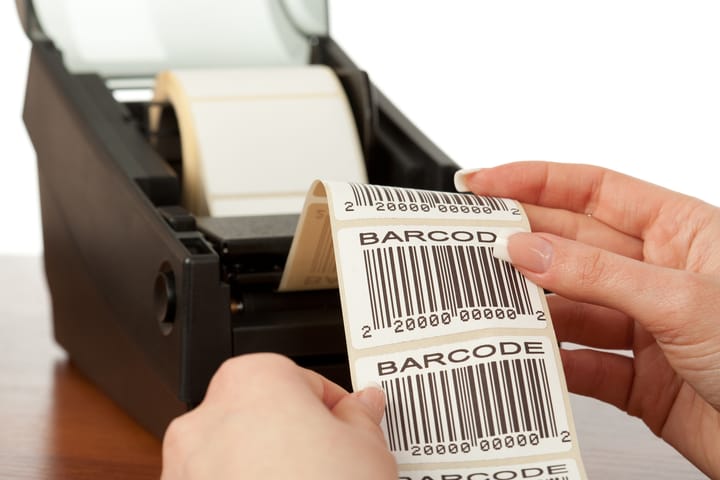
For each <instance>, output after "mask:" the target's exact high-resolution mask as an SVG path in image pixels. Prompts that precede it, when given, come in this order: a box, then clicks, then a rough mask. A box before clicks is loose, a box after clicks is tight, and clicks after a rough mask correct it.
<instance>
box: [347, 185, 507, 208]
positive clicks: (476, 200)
mask: <svg viewBox="0 0 720 480" xmlns="http://www.w3.org/2000/svg"><path fill="white" fill-rule="evenodd" d="M350 188H351V189H352V192H353V196H354V198H355V204H356V205H359V206H367V207H372V206H373V205H375V204H376V203H377V202H396V203H414V204H421V205H428V206H430V207H433V208H434V207H437V206H438V205H468V206H479V207H489V208H490V210H492V211H510V209H511V208H513V207H515V205H514V204H512V203H508V201H507V200H505V199H504V198H495V197H482V196H478V195H471V194H466V193H449V192H436V191H432V190H415V189H409V188H396V187H387V186H380V185H368V184H363V183H351V184H350Z"/></svg>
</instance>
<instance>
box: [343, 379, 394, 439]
mask: <svg viewBox="0 0 720 480" xmlns="http://www.w3.org/2000/svg"><path fill="white" fill-rule="evenodd" d="M332 413H333V415H335V417H336V418H338V419H340V420H342V421H344V422H345V423H348V424H351V425H353V426H357V427H359V428H363V429H367V430H370V431H373V432H377V434H378V435H380V436H381V437H382V431H381V430H380V428H378V427H379V425H380V421H381V420H382V417H383V415H384V413H385V393H384V392H383V391H382V390H381V389H380V387H378V386H375V385H372V386H369V387H367V388H364V389H363V390H360V391H358V392H355V393H352V394H350V395H346V396H345V397H344V398H343V399H342V400H340V401H339V402H338V403H337V404H335V406H334V407H333V409H332Z"/></svg>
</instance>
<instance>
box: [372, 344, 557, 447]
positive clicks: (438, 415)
mask: <svg viewBox="0 0 720 480" xmlns="http://www.w3.org/2000/svg"><path fill="white" fill-rule="evenodd" d="M381 384H382V387H383V389H384V390H385V393H386V395H387V398H388V402H387V406H386V408H385V421H386V425H387V432H388V444H389V447H390V450H391V451H394V452H396V451H408V450H410V449H411V447H413V446H418V445H428V444H434V443H447V442H469V443H470V444H471V445H472V446H475V447H476V446H477V445H478V441H479V440H481V439H486V438H492V437H497V436H501V435H508V434H529V435H536V436H535V437H533V438H535V439H536V441H535V443H534V444H537V441H539V439H544V438H552V437H557V436H558V427H557V422H556V418H555V408H554V406H553V399H552V397H551V393H550V386H549V382H548V376H547V370H546V363H545V360H544V359H542V358H526V359H514V360H499V361H491V362H487V363H481V364H478V365H474V366H467V367H459V368H454V369H449V370H443V371H440V372H429V373H422V374H416V375H409V376H405V377H398V378H394V379H391V380H382V381H381ZM527 442H528V445H530V444H531V442H533V441H532V440H527Z"/></svg>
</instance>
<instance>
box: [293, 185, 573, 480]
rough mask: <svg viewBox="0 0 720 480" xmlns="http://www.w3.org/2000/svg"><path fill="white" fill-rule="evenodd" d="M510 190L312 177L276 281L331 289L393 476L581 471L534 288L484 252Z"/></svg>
mask: <svg viewBox="0 0 720 480" xmlns="http://www.w3.org/2000/svg"><path fill="white" fill-rule="evenodd" d="M517 231H529V223H528V220H527V217H526V215H525V213H524V211H523V209H522V206H521V205H520V204H519V203H518V202H516V201H514V200H510V199H501V198H491V197H482V196H475V195H470V194H461V193H447V192H433V191H424V190H415V189H404V188H395V187H385V186H376V185H365V184H353V183H341V182H320V181H317V182H315V183H314V184H313V186H312V188H311V189H310V192H309V193H308V195H307V198H306V202H305V208H304V210H303V214H302V215H301V218H300V222H299V224H298V229H297V232H296V234H295V238H294V240H293V244H292V247H291V250H290V253H289V255H288V260H287V263H286V266H285V272H284V274H283V278H282V281H281V284H280V290H283V291H285V290H305V289H317V288H335V287H336V286H337V287H339V289H340V296H341V300H342V310H343V318H344V324H345V334H346V341H347V347H348V358H349V363H350V373H351V376H352V381H353V386H354V387H355V388H356V389H357V388H362V387H363V386H365V385H368V384H370V383H377V384H380V385H381V386H382V387H383V389H384V391H385V395H386V400H387V406H386V410H385V417H384V419H383V422H382V425H381V426H382V429H383V431H384V433H385V437H386V440H387V442H388V447H389V448H390V450H391V452H393V454H394V455H395V458H396V459H397V461H398V465H399V468H400V472H401V475H400V478H401V479H408V480H416V479H418V480H434V479H439V480H461V479H474V478H533V479H546V480H555V479H558V480H565V479H572V480H574V479H585V478H586V476H585V472H584V468H583V465H582V459H581V457H580V451H579V447H578V444H577V439H576V434H575V427H574V424H573V419H572V413H571V410H570V403H569V399H568V393H567V388H566V385H565V379H564V375H563V372H562V368H560V356H559V351H558V346H557V340H556V338H555V333H554V330H553V328H552V320H551V318H550V314H549V312H548V309H547V303H546V301H545V297H544V294H543V291H542V289H540V288H539V287H538V286H536V285H534V284H533V283H531V282H530V281H528V280H527V279H526V278H525V277H523V276H522V275H521V274H520V273H519V272H518V271H517V270H516V269H515V268H514V267H513V266H512V265H511V264H509V263H507V262H504V261H502V260H498V259H496V258H495V257H493V256H492V248H493V244H494V242H495V240H496V239H497V238H498V237H506V236H508V235H510V234H512V233H514V232H517Z"/></svg>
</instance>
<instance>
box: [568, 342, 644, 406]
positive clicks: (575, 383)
mask: <svg viewBox="0 0 720 480" xmlns="http://www.w3.org/2000/svg"><path fill="white" fill-rule="evenodd" d="M560 354H561V356H562V361H563V369H564V370H565V379H566V381H567V385H568V389H569V390H570V391H571V392H573V393H577V394H578V395H584V396H586V397H593V398H597V399H598V400H601V401H603V402H606V403H609V404H611V405H615V406H616V407H618V408H620V409H622V410H627V404H628V399H629V397H630V392H631V390H632V386H633V378H634V375H635V369H634V366H633V359H632V358H628V357H624V356H622V355H616V354H613V353H606V352H599V351H596V350H561V351H560Z"/></svg>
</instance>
